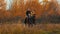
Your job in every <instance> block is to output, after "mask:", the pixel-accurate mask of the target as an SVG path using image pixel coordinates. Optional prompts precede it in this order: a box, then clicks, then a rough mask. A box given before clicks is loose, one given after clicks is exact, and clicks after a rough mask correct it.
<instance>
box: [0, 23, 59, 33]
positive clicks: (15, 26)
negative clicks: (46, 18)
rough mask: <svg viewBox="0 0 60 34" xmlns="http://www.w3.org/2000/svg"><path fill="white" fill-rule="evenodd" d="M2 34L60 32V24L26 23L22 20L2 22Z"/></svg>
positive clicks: (0, 26) (0, 31) (0, 28)
mask: <svg viewBox="0 0 60 34" xmlns="http://www.w3.org/2000/svg"><path fill="white" fill-rule="evenodd" d="M0 34H60V24H36V25H33V26H28V25H25V24H23V23H21V22H19V23H12V24H10V23H9V24H8V23H5V24H0Z"/></svg>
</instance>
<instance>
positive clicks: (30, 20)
mask: <svg viewBox="0 0 60 34" xmlns="http://www.w3.org/2000/svg"><path fill="white" fill-rule="evenodd" d="M34 23H35V14H34V13H33V12H32V11H30V10H27V11H26V18H25V24H34Z"/></svg>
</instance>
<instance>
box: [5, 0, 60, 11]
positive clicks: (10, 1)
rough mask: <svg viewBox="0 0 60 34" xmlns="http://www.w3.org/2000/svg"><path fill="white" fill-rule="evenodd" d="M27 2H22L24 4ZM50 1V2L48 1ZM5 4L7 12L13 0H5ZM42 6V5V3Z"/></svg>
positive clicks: (40, 0)
mask: <svg viewBox="0 0 60 34" xmlns="http://www.w3.org/2000/svg"><path fill="white" fill-rule="evenodd" d="M26 1H27V0H24V3H26ZM42 1H43V0H39V2H42ZM48 1H50V0H48ZM57 1H58V3H59V4H60V0H57ZM5 2H6V3H7V5H6V10H9V9H10V8H11V5H12V3H13V0H5ZM42 4H43V3H42Z"/></svg>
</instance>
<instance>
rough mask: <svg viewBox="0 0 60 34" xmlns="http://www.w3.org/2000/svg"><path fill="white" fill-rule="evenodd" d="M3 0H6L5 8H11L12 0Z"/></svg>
mask: <svg viewBox="0 0 60 34" xmlns="http://www.w3.org/2000/svg"><path fill="white" fill-rule="evenodd" d="M5 2H6V10H9V9H10V8H11V5H12V3H13V1H12V0H5Z"/></svg>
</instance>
